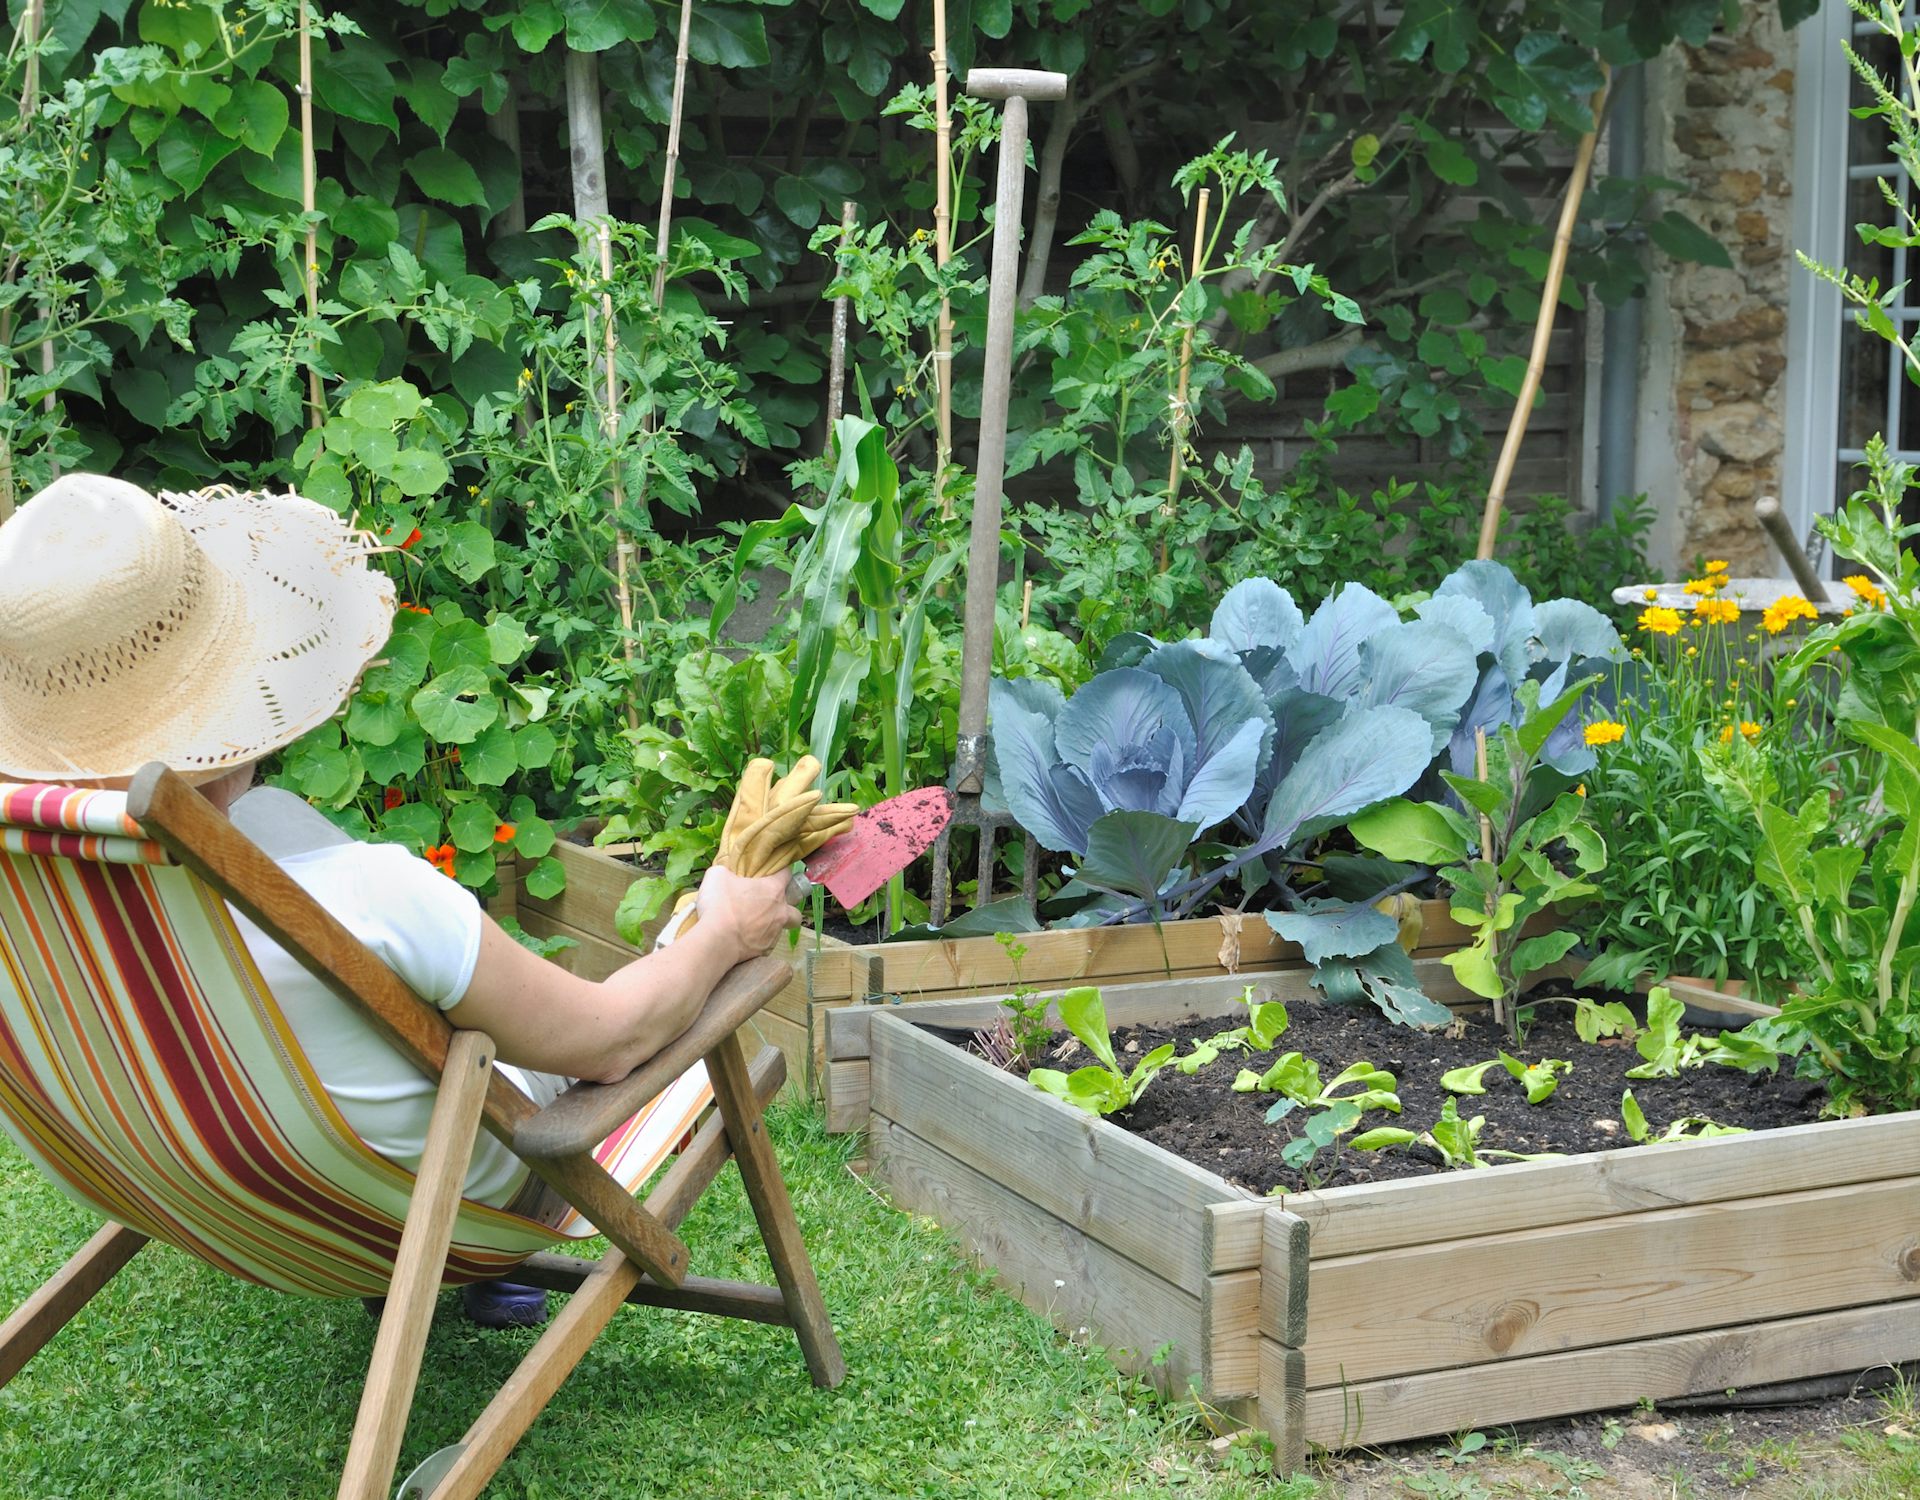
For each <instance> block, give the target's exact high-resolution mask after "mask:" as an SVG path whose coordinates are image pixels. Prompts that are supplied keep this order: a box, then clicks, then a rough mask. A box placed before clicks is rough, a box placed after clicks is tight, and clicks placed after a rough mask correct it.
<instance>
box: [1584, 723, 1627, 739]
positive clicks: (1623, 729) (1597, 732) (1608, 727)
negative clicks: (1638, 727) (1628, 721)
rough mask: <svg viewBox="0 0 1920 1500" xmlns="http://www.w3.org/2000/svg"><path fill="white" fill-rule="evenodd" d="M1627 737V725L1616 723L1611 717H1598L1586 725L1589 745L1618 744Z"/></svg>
mask: <svg viewBox="0 0 1920 1500" xmlns="http://www.w3.org/2000/svg"><path fill="white" fill-rule="evenodd" d="M1626 737H1627V726H1626V725H1624V724H1616V723H1614V722H1613V720H1611V719H1600V720H1597V721H1596V722H1594V723H1592V724H1589V725H1588V726H1587V743H1588V744H1589V745H1613V744H1618V743H1619V742H1620V741H1621V740H1624V739H1625V738H1626Z"/></svg>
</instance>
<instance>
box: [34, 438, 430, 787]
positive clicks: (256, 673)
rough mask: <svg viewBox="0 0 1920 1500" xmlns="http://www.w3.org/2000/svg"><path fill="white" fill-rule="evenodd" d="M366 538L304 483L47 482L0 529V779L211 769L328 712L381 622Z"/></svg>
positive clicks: (384, 610) (382, 607)
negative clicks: (158, 488)
mask: <svg viewBox="0 0 1920 1500" xmlns="http://www.w3.org/2000/svg"><path fill="white" fill-rule="evenodd" d="M373 550H374V547H373V543H372V541H371V539H370V538H368V537H366V536H365V535H364V534H363V533H360V532H356V531H355V530H353V529H352V527H351V526H350V525H349V524H348V522H347V521H346V520H345V519H343V518H342V517H341V516H339V515H336V514H335V513H334V512H333V511H331V510H328V509H327V508H326V507H325V506H323V505H316V504H314V503H313V502H312V501H311V500H302V499H301V498H300V497H299V496H297V495H292V494H287V495H266V494H259V493H249V494H241V493H237V492H236V491H234V490H232V489H229V488H227V487H226V486H224V485H221V486H218V487H216V488H213V489H207V490H196V491H195V492H194V493H192V494H190V495H176V494H171V493H167V492H162V493H161V494H160V496H159V497H158V498H156V497H154V496H152V495H150V494H148V493H147V492H146V491H145V490H143V489H141V488H139V487H138V486H137V485H132V484H128V483H126V482H125V481H123V480H119V479H109V478H106V477H105V476H103V475H99V474H72V475H68V476H66V477H64V478H61V479H57V480H55V481H54V482H53V483H52V484H50V485H48V486H47V487H46V488H45V489H43V490H41V491H40V493H39V494H37V495H35V496H34V497H33V498H32V499H31V500H29V501H28V502H27V503H26V504H25V505H23V506H21V507H20V509H19V511H18V513H17V514H15V515H14V517H13V518H12V519H11V520H9V521H8V522H7V523H6V524H5V525H4V526H0V776H5V777H8V778H11V779H16V780H27V781H63V780H104V779H107V778H109V777H121V776H130V775H132V774H133V773H134V772H135V771H137V770H139V769H140V767H141V766H143V765H145V764H147V763H148V762H149V761H155V760H160V761H165V762H166V763H167V764H168V765H169V766H172V767H173V768H174V769H175V770H178V771H183V772H187V773H189V774H193V775H195V779H205V778H206V777H207V776H208V775H211V774H215V773H218V772H219V771H221V770H223V769H225V768H227V767H231V766H237V765H241V764H243V763H245V762H247V761H250V760H254V759H256V758H258V757H259V756H261V755H264V754H265V753H266V752H267V751H269V750H275V749H278V748H279V747H280V746H282V745H285V744H287V743H288V742H289V741H291V740H294V739H297V738H298V737H299V736H300V735H302V734H304V733H306V732H307V731H308V730H309V729H312V728H313V727H314V726H315V725H317V724H321V723H324V722H325V721H326V720H327V719H328V718H330V717H331V716H332V715H333V714H334V713H335V712H336V711H337V710H338V709H339V707H340V705H341V703H342V702H343V701H344V700H345V698H346V696H347V693H348V691H349V690H350V689H351V688H352V686H353V683H354V679H355V678H356V677H358V676H359V674H360V672H361V670H362V669H363V668H364V667H365V666H366V664H367V662H368V661H369V660H370V659H371V658H372V657H373V655H374V653H375V652H377V651H379V650H380V648H381V647H382V646H384V645H385V644H386V641H387V636H388V633H389V631H390V630H391V628H392V622H393V585H392V583H391V582H389V581H388V580H387V579H386V578H385V577H383V576H382V575H381V574H379V573H376V572H374V571H373V570H372V569H371V568H369V567H368V566H367V562H366V559H367V556H368V554H369V553H370V552H371V551H373Z"/></svg>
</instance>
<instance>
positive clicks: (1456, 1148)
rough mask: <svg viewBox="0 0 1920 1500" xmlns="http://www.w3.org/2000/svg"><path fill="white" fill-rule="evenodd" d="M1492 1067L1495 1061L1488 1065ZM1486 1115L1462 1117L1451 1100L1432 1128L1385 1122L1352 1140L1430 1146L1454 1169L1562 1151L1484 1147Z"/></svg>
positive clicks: (1370, 1145) (1360, 1145)
mask: <svg viewBox="0 0 1920 1500" xmlns="http://www.w3.org/2000/svg"><path fill="white" fill-rule="evenodd" d="M1487 1066H1488V1067H1491V1066H1492V1064H1491V1063H1489V1064H1487ZM1486 1123H1487V1118H1486V1116H1485V1115H1475V1116H1474V1117H1473V1118H1472V1119H1471V1120H1463V1119H1461V1118H1460V1111H1459V1110H1458V1109H1457V1108H1456V1107H1455V1106H1454V1102H1453V1100H1451V1099H1449V1100H1448V1101H1447V1102H1446V1103H1445V1104H1443V1105H1441V1106H1440V1118H1439V1119H1438V1120H1436V1121H1435V1122H1434V1124H1433V1128H1432V1129H1431V1130H1425V1131H1414V1130H1406V1129H1402V1128H1400V1127H1399V1126H1394V1125H1382V1126H1380V1127H1379V1128H1377V1129H1374V1130H1369V1131H1365V1132H1363V1133H1362V1134H1360V1135H1356V1136H1355V1137H1354V1138H1353V1140H1352V1141H1351V1142H1350V1143H1349V1144H1351V1145H1352V1147H1353V1149H1354V1150H1356V1151H1385V1150H1389V1149H1391V1148H1394V1147H1406V1146H1412V1145H1415V1144H1419V1145H1423V1146H1430V1147H1432V1148H1433V1149H1434V1150H1435V1151H1437V1152H1439V1153H1440V1160H1441V1161H1442V1162H1443V1163H1444V1164H1445V1165H1446V1166H1447V1167H1448V1168H1450V1169H1452V1170H1456V1171H1458V1170H1463V1169H1469V1170H1471V1169H1478V1168H1481V1167H1490V1166H1492V1165H1493V1163H1494V1161H1495V1160H1496V1159H1498V1160H1502V1161H1555V1160H1558V1159H1559V1158H1560V1157H1561V1156H1562V1155H1564V1153H1563V1152H1559V1151H1497V1150H1493V1149H1491V1148H1489V1149H1485V1150H1483V1149H1482V1148H1481V1146H1480V1132H1481V1130H1482V1129H1483V1128H1484V1127H1485V1125H1486Z"/></svg>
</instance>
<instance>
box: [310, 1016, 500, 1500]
mask: <svg viewBox="0 0 1920 1500" xmlns="http://www.w3.org/2000/svg"><path fill="white" fill-rule="evenodd" d="M492 1073H493V1041H492V1039H491V1038H490V1037H488V1036H486V1035H485V1034H483V1033H481V1032H478V1031H456V1032H455V1033H454V1036H453V1042H452V1044H451V1045H450V1046H449V1047H448V1049H447V1066H446V1071H445V1072H444V1073H442V1074H441V1078H440V1091H439V1093H438V1095H437V1096H436V1097H435V1099H434V1102H433V1118H432V1121H431V1123H430V1124H429V1125H428V1127H427V1145H426V1150H425V1152H424V1153H423V1154H422V1156H421V1158H420V1171H419V1174H418V1176H417V1178H416V1179H415V1183H414V1189H413V1200H412V1202H411V1203H410V1204H409V1205H408V1207H407V1223H406V1228H405V1229H404V1230H402V1231H401V1235H400V1250H399V1254H398V1255H397V1256H396V1257H395V1258H394V1266H393V1281H392V1284H391V1289H390V1290H389V1291H388V1293H387V1307H386V1311H385V1312H384V1313H383V1314H382V1315H381V1318H380V1332H379V1335H378V1336H377V1337H376V1338H375V1339H374V1344H373V1359H372V1361H371V1363H370V1364H369V1365H368V1368H367V1384H366V1389H365V1390H364V1391H362V1392H361V1396H360V1414H359V1417H358V1418H357V1419H356V1420H355V1422H354V1426H353V1441H352V1443H351V1444H350V1445H349V1447H348V1449H347V1462H346V1466H345V1468H344V1469H343V1470H342V1472H341V1475H340V1491H339V1494H340V1500H385V1497H386V1496H387V1495H388V1494H389V1493H391V1491H392V1489H393V1471H394V1465H395V1464H396V1463H397V1462H398V1461H399V1458H400V1442H401V1439H402V1438H404V1437H405V1436H406V1430H407V1413H408V1411H409V1410H410V1409H411V1408H412V1406H413V1392H414V1387H415V1385H416V1384H418V1382H419V1379H420V1359H421V1356H422V1355H423V1354H424V1353H425V1352H426V1344H427V1328H428V1325H429V1324H431V1323H432V1322H433V1306H434V1303H435V1301H436V1300H437V1299H438V1297H439V1292H440V1279H441V1277H442V1276H443V1275H444V1274H445V1273H446V1266H447V1250H448V1247H449V1246H450V1245H451V1243H452V1240H453V1224H454V1220H455V1218H456V1217H458V1215H459V1212H460V1190H461V1188H462V1187H463V1186H464V1185H465V1183H466V1177H467V1167H468V1164H469V1163H470V1162H471V1161H472V1160H473V1145H474V1141H475V1139H476V1138H477V1136H478V1134H479V1130H480V1111H481V1106H482V1105H483V1104H484V1103H485V1101H486V1096H487V1082H488V1079H489V1078H490V1077H491V1075H492Z"/></svg>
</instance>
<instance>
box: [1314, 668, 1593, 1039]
mask: <svg viewBox="0 0 1920 1500" xmlns="http://www.w3.org/2000/svg"><path fill="white" fill-rule="evenodd" d="M1589 685H1590V684H1589V683H1587V682H1584V681H1582V682H1577V683H1575V684H1573V686H1571V687H1570V688H1567V689H1566V690H1565V691H1564V692H1562V693H1561V695H1560V696H1559V697H1558V698H1556V699H1554V700H1553V701H1552V702H1550V703H1546V704H1544V705H1542V704H1541V703H1540V701H1539V700H1540V697H1541V689H1540V687H1539V685H1538V684H1537V683H1532V682H1529V683H1526V684H1523V686H1522V689H1521V694H1520V696H1521V698H1522V700H1523V701H1524V702H1526V703H1527V714H1526V717H1525V718H1524V719H1523V720H1522V721H1521V722H1520V723H1519V724H1518V725H1517V726H1516V725H1503V726H1502V727H1501V728H1500V730H1499V732H1498V734H1497V735H1496V736H1495V737H1494V738H1493V739H1491V740H1490V741H1489V742H1488V745H1487V776H1486V779H1484V780H1481V779H1478V778H1475V777H1468V776H1461V775H1457V774H1455V773H1454V772H1451V771H1446V772H1442V773H1441V774H1442V776H1443V777H1444V779H1445V781H1446V783H1447V785H1448V786H1449V787H1451V788H1452V789H1453V791H1454V792H1455V793H1457V794H1458V796H1459V797H1460V799H1461V801H1462V802H1463V803H1464V804H1465V807H1466V809H1467V810H1466V811H1463V810H1461V809H1460V808H1455V807H1449V806H1447V805H1446V804H1444V803H1440V802H1413V801H1409V800H1408V799H1406V798H1404V797H1401V798H1396V799H1395V800H1394V801H1392V802H1388V803H1384V804H1382V805H1381V806H1379V807H1377V808H1375V809H1373V810H1372V811H1370V812H1368V813H1365V814H1362V815H1361V816H1359V817H1357V818H1355V819H1353V820H1352V822H1350V823H1349V824H1348V831H1349V832H1350V833H1351V834H1352V835H1353V837H1354V839H1355V840H1356V841H1357V842H1358V843H1360V844H1361V845H1362V846H1363V847H1365V848H1368V849H1372V850H1374V851H1375V852H1377V853H1380V854H1384V855H1385V856H1386V857H1387V858H1388V859H1395V860H1414V861H1418V862H1420V863H1424V864H1431V865H1437V866H1441V867H1442V868H1441V869H1440V878H1441V879H1442V880H1443V881H1445V882H1446V884H1447V885H1448V887H1449V888H1450V890H1451V892H1452V903H1451V904H1452V912H1453V916H1454V918H1455V920H1456V921H1459V922H1461V923H1463V924H1464V925H1466V926H1467V927H1469V928H1471V929H1472V930H1473V932H1474V935H1475V936H1474V941H1473V942H1472V944H1470V945H1469V946H1468V947H1466V948H1463V949H1461V950H1460V951H1459V952H1457V953H1452V954H1449V955H1448V956H1447V958H1446V960H1445V962H1446V963H1447V965H1448V966H1449V967H1450V968H1452V970H1453V972H1454V974H1455V976H1456V977H1457V978H1458V979H1459V980H1460V982H1461V984H1463V985H1464V986H1466V988H1467V989H1469V990H1471V991H1472V992H1473V993H1474V994H1476V995H1484V996H1485V997H1486V998H1487V999H1489V1000H1492V1001H1493V1002H1494V1009H1495V1012H1496V1014H1501V1015H1502V1016H1503V1018H1504V1019H1505V1021H1506V1023H1507V1034H1508V1035H1509V1036H1510V1037H1513V1038H1514V1039H1515V1040H1516V1041H1517V1040H1518V1032H1519V1017H1518V1012H1517V1010H1516V1008H1515V1005H1514V1002H1515V1000H1516V999H1517V998H1518V996H1519V994H1520V991H1521V987H1522V985H1523V983H1524V982H1525V980H1526V978H1527V976H1528V975H1529V974H1532V973H1534V972H1535V971H1537V970H1539V969H1542V968H1544V967H1545V966H1546V965H1548V964H1551V963H1555V962H1557V961H1558V960H1560V959H1561V958H1564V957H1565V956H1566V953H1567V950H1568V949H1570V948H1571V947H1572V946H1573V945H1574V943H1575V941H1576V940H1577V938H1576V934H1574V933H1573V932H1571V931H1560V932H1551V933H1544V934H1541V935H1539V936H1535V937H1521V938H1512V937H1509V936H1508V934H1510V933H1511V934H1517V933H1518V932H1520V931H1521V929H1522V928H1523V927H1524V925H1525V923H1526V921H1527V919H1528V918H1529V917H1531V916H1533V915H1534V914H1535V913H1537V912H1541V911H1544V910H1546V909H1547V908H1548V907H1550V906H1552V905H1554V904H1555V903H1556V902H1561V901H1568V900H1572V899H1573V898H1575V897H1578V896H1585V895H1590V894H1592V891H1593V886H1592V885H1591V884H1590V883H1589V882H1588V881H1586V880H1585V879H1583V878H1582V877H1583V876H1586V875H1590V874H1592V873H1594V872H1595V871H1598V870H1602V869H1604V868H1606V862H1607V847H1606V844H1605V843H1604V842H1603V841H1602V840H1601V837H1600V835H1599V833H1598V832H1596V831H1595V830H1594V829H1593V827H1592V826H1591V825H1590V824H1589V823H1587V822H1586V799H1585V798H1583V797H1581V796H1579V795H1578V793H1576V792H1574V791H1571V790H1563V791H1561V792H1560V794H1559V795H1558V796H1557V797H1556V796H1552V792H1553V790H1554V788H1555V786H1556V785H1558V786H1560V787H1564V786H1565V779H1564V777H1563V776H1559V775H1557V774H1556V773H1554V772H1552V771H1551V770H1550V769H1546V770H1542V766H1541V754H1542V752H1543V750H1544V748H1545V746H1546V745H1547V743H1548V741H1549V740H1550V738H1551V737H1552V736H1553V734H1554V732H1555V731H1556V730H1558V729H1559V727H1560V726H1561V724H1563V723H1564V722H1565V721H1566V719H1567V716H1568V715H1569V714H1570V713H1571V712H1572V711H1573V709H1574V706H1575V705H1576V704H1577V703H1578V702H1579V701H1580V699H1581V697H1582V696H1583V695H1584V694H1585V692H1586V690H1587V688H1588V686H1589ZM1536 775H1538V776H1539V779H1538V780H1536ZM1549 798H1551V800H1548V799H1549ZM1543 803H1544V804H1545V805H1544V806H1543V805H1542V804H1543ZM1483 820H1484V823H1485V826H1486V827H1487V829H1488V831H1489V834H1490V839H1489V841H1488V845H1489V846H1488V847H1486V848H1482V847H1481V845H1482V834H1481V827H1482V822H1483ZM1563 866H1564V867H1566V868H1563Z"/></svg>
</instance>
